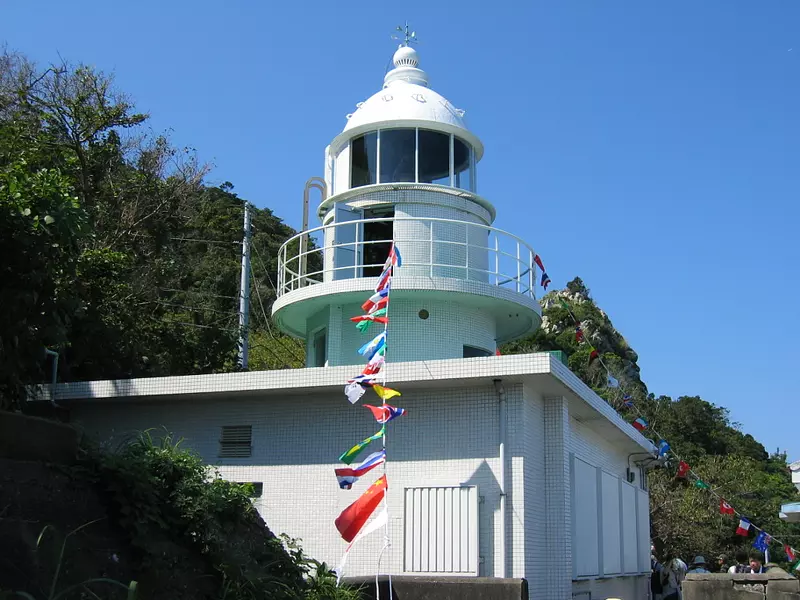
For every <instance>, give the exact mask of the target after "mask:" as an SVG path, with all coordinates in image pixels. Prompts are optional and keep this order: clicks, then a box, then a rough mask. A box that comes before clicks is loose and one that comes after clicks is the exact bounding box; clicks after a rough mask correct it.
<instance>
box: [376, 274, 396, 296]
mask: <svg viewBox="0 0 800 600" xmlns="http://www.w3.org/2000/svg"><path fill="white" fill-rule="evenodd" d="M391 279H392V270H391V269H384V270H383V273H381V276H380V277H378V285H376V286H375V291H376V292H380V291H381V290H382V289H384V288H386V287H387V286H388V285H389V281H391Z"/></svg>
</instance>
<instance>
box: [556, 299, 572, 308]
mask: <svg viewBox="0 0 800 600" xmlns="http://www.w3.org/2000/svg"><path fill="white" fill-rule="evenodd" d="M558 301H559V302H560V303H561V306H562V307H564V308H565V309H567V310H569V304H567V301H566V300H564V299H563V298H559V299H558Z"/></svg>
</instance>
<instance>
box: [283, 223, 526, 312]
mask: <svg viewBox="0 0 800 600" xmlns="http://www.w3.org/2000/svg"><path fill="white" fill-rule="evenodd" d="M376 226H377V227H378V228H380V227H381V226H383V228H384V229H389V228H390V230H391V232H392V235H391V236H378V237H379V238H380V239H371V238H372V237H374V234H373V235H370V232H369V229H375V228H376ZM387 226H388V227H387ZM365 232H366V233H365ZM304 236H308V237H309V238H310V239H311V240H313V244H312V243H309V244H307V245H305V247H306V248H308V249H307V250H306V251H302V250H301V248H303V247H304V245H302V244H301V243H300V242H301V238H303V237H304ZM368 238H369V239H368ZM393 241H394V242H395V243H397V245H398V247H399V248H401V251H402V256H403V269H402V270H401V271H400V273H399V275H400V276H407V275H408V276H428V277H454V278H457V279H465V280H468V281H479V282H483V283H489V284H492V285H496V286H500V287H506V288H508V289H513V290H514V291H516V292H518V293H520V294H524V295H527V296H529V297H531V298H535V297H536V295H535V281H536V264H535V262H534V260H533V257H534V256H535V252H534V250H533V248H531V246H529V245H528V244H527V243H526V242H525V241H523V240H521V239H520V238H518V237H517V236H515V235H513V234H511V233H508V232H506V231H503V230H502V229H497V228H496V227H490V226H488V225H482V224H479V223H471V222H467V221H460V220H456V219H442V218H433V217H392V218H385V217H384V218H373V219H357V220H350V221H342V222H338V223H330V224H328V225H323V226H321V227H316V228H314V229H309V230H308V231H305V232H301V233H298V234H296V235H294V236H292V237H291V238H289V239H288V240H287V241H286V242H285V243H284V244H283V245H282V246H281V248H280V250H279V254H278V286H277V294H278V296H279V297H280V296H282V295H283V294H286V293H288V292H291V291H293V290H296V289H299V288H301V287H307V286H309V285H314V284H317V283H324V282H329V281H335V280H341V279H353V278H362V277H377V275H378V274H379V273H380V269H381V267H382V266H383V261H384V259H385V257H386V252H388V247H389V245H390V244H391V243H392V242H393Z"/></svg>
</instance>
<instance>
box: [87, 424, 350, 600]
mask: <svg viewBox="0 0 800 600" xmlns="http://www.w3.org/2000/svg"><path fill="white" fill-rule="evenodd" d="M92 456H93V460H92V462H93V464H94V471H95V473H96V474H97V475H96V476H97V479H98V481H99V482H100V483H101V484H102V485H103V487H104V489H105V491H106V492H107V493H108V494H109V498H108V499H109V501H110V505H111V510H112V517H113V518H114V519H115V520H116V521H117V522H118V524H119V525H120V526H121V527H122V528H123V529H124V531H125V532H126V534H127V535H128V536H129V538H130V541H131V545H132V546H133V547H134V549H135V550H137V552H138V553H139V556H140V560H141V563H142V571H143V572H146V571H147V570H148V568H149V567H150V566H153V565H154V564H155V563H156V562H157V561H158V560H160V559H159V558H158V557H157V556H156V555H155V552H153V551H152V550H153V540H154V539H158V538H163V537H164V536H165V535H166V537H167V539H169V540H172V541H175V542H179V543H182V544H183V545H184V546H186V547H188V548H191V549H192V550H193V551H195V552H196V553H199V554H200V555H201V556H202V557H203V559H204V561H205V563H206V565H207V567H208V571H209V572H210V573H211V574H212V576H213V577H214V578H215V580H216V582H217V583H218V597H219V598H224V599H226V600H238V599H248V600H249V599H260V598H270V599H275V600H284V599H286V600H289V599H292V600H294V599H301V598H305V599H308V600H321V599H323V598H326V599H332V600H350V599H356V598H358V593H357V592H356V591H353V590H349V589H346V588H338V587H336V585H335V581H336V580H335V575H334V574H333V573H332V572H331V571H330V570H329V569H328V567H327V565H325V564H324V563H319V562H317V561H315V560H313V559H309V558H308V557H306V556H305V555H304V554H303V552H302V550H301V548H300V546H299V544H298V541H297V540H292V539H291V538H288V537H286V536H283V537H281V538H279V537H276V536H275V535H273V534H272V532H270V531H269V529H268V528H267V526H266V525H265V524H264V522H263V520H262V519H261V517H260V516H259V515H258V512H257V511H256V510H255V508H254V507H253V505H252V502H251V499H250V494H251V493H252V489H251V488H250V486H249V485H243V484H238V483H234V482H229V481H226V480H224V479H222V478H221V477H220V475H219V473H218V472H216V471H215V470H213V469H211V468H209V467H208V466H207V465H205V464H204V463H203V462H202V460H201V459H200V458H199V457H198V456H197V455H196V454H194V453H193V452H191V451H189V450H185V449H183V448H181V441H180V440H178V441H176V440H174V439H173V438H172V437H171V436H170V435H169V434H166V432H165V435H163V436H161V437H160V438H158V439H155V438H154V437H153V436H152V435H151V433H150V432H149V431H148V432H144V433H142V434H141V435H140V436H139V437H138V438H137V439H135V440H133V441H132V442H130V443H128V444H126V445H124V446H123V447H122V448H120V449H119V450H118V451H116V452H110V453H103V452H93V453H92Z"/></svg>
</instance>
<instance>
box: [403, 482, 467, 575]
mask: <svg viewBox="0 0 800 600" xmlns="http://www.w3.org/2000/svg"><path fill="white" fill-rule="evenodd" d="M404 529H405V536H404V538H405V539H404V541H405V548H404V551H405V552H404V563H405V566H404V571H405V572H407V573H441V574H449V575H478V488H477V487H476V486H469V487H467V486H464V487H420V488H406V490H405V522H404Z"/></svg>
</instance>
